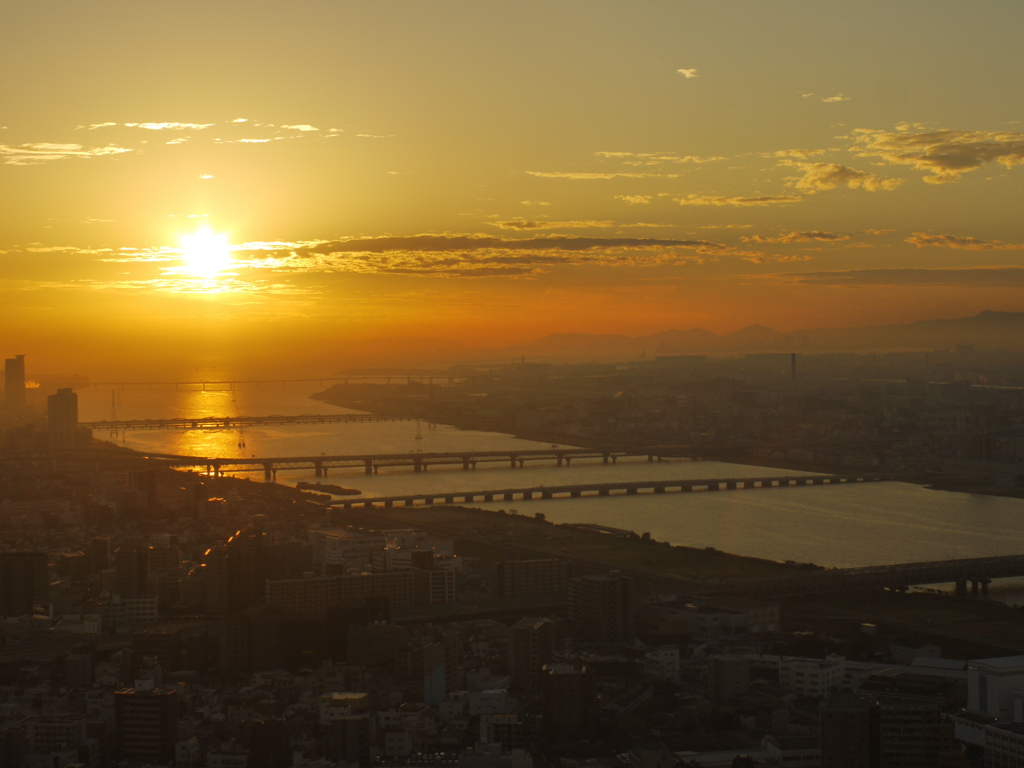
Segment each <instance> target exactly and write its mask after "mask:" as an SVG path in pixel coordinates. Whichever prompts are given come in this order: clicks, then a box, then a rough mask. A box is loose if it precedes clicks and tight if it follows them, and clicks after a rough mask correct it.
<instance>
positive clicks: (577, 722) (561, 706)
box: [541, 664, 600, 741]
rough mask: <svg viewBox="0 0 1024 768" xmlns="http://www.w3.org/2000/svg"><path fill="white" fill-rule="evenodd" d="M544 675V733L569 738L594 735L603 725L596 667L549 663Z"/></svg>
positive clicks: (573, 739) (546, 665) (586, 737)
mask: <svg viewBox="0 0 1024 768" xmlns="http://www.w3.org/2000/svg"><path fill="white" fill-rule="evenodd" d="M541 676H542V680H543V689H544V735H545V736H547V737H548V738H550V739H560V740H566V741H581V740H586V739H591V738H593V737H594V736H595V735H596V733H597V732H598V730H599V728H600V720H599V714H600V708H599V703H598V699H597V688H596V682H597V681H596V676H595V675H594V672H593V670H591V669H589V668H588V667H584V666H575V665H572V664H545V665H544V669H543V670H542V672H541Z"/></svg>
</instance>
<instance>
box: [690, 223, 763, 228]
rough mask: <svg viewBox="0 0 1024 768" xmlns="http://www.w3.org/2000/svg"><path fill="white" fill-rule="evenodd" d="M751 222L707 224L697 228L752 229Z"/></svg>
mask: <svg viewBox="0 0 1024 768" xmlns="http://www.w3.org/2000/svg"><path fill="white" fill-rule="evenodd" d="M753 227H754V225H753V224H708V225H707V226H704V227H698V229H752V228H753Z"/></svg>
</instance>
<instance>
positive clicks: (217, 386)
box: [72, 373, 466, 392]
mask: <svg viewBox="0 0 1024 768" xmlns="http://www.w3.org/2000/svg"><path fill="white" fill-rule="evenodd" d="M465 380H466V377H465V376H452V375H449V374H442V373H433V374H424V373H419V374H416V373H401V374H398V373H392V374H386V373H357V374H345V375H335V376H321V377H318V378H315V379H224V380H220V381H217V380H201V381H85V382H74V383H73V384H72V386H73V387H74V388H75V389H86V388H88V387H92V388H94V389H101V388H102V389H106V388H110V389H165V388H174V389H176V390H177V389H180V390H197V391H203V392H224V391H231V390H233V389H241V388H244V387H287V386H288V385H290V384H317V385H322V384H324V383H328V384H348V383H349V382H350V381H381V382H384V383H385V384H390V383H391V382H392V381H396V382H403V383H406V384H411V383H412V382H418V383H421V384H434V383H435V382H438V383H444V384H457V383H460V382H463V381H465Z"/></svg>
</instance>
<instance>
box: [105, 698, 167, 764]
mask: <svg viewBox="0 0 1024 768" xmlns="http://www.w3.org/2000/svg"><path fill="white" fill-rule="evenodd" d="M148 687H149V686H146V685H143V686H142V687H141V688H139V687H136V688H134V689H132V688H129V689H125V690H123V691H118V692H117V693H115V694H114V724H115V729H114V732H115V737H116V739H117V754H118V756H119V757H120V758H121V759H128V760H139V761H159V762H162V763H166V762H167V761H169V760H173V759H174V744H175V742H176V741H177V739H178V692H177V691H176V690H173V689H171V690H166V689H161V688H149V689H148V690H146V689H147V688H148Z"/></svg>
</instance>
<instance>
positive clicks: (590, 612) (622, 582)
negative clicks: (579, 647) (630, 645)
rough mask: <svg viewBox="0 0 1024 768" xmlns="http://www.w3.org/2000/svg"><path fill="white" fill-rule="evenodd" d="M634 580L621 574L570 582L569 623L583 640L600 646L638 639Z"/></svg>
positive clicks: (614, 573) (587, 577)
mask: <svg viewBox="0 0 1024 768" xmlns="http://www.w3.org/2000/svg"><path fill="white" fill-rule="evenodd" d="M635 612H636V608H635V606H634V597H633V579H631V578H629V577H626V576H622V575H621V574H619V573H618V572H617V571H612V572H611V573H609V574H607V575H604V576H584V577H582V578H579V579H572V580H571V581H570V582H569V619H570V620H571V621H575V622H576V625H577V627H578V631H579V634H580V637H581V638H582V639H583V640H587V641H590V642H596V643H622V642H630V641H632V640H633V639H634V638H635V637H636V632H635V626H636V617H635Z"/></svg>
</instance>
